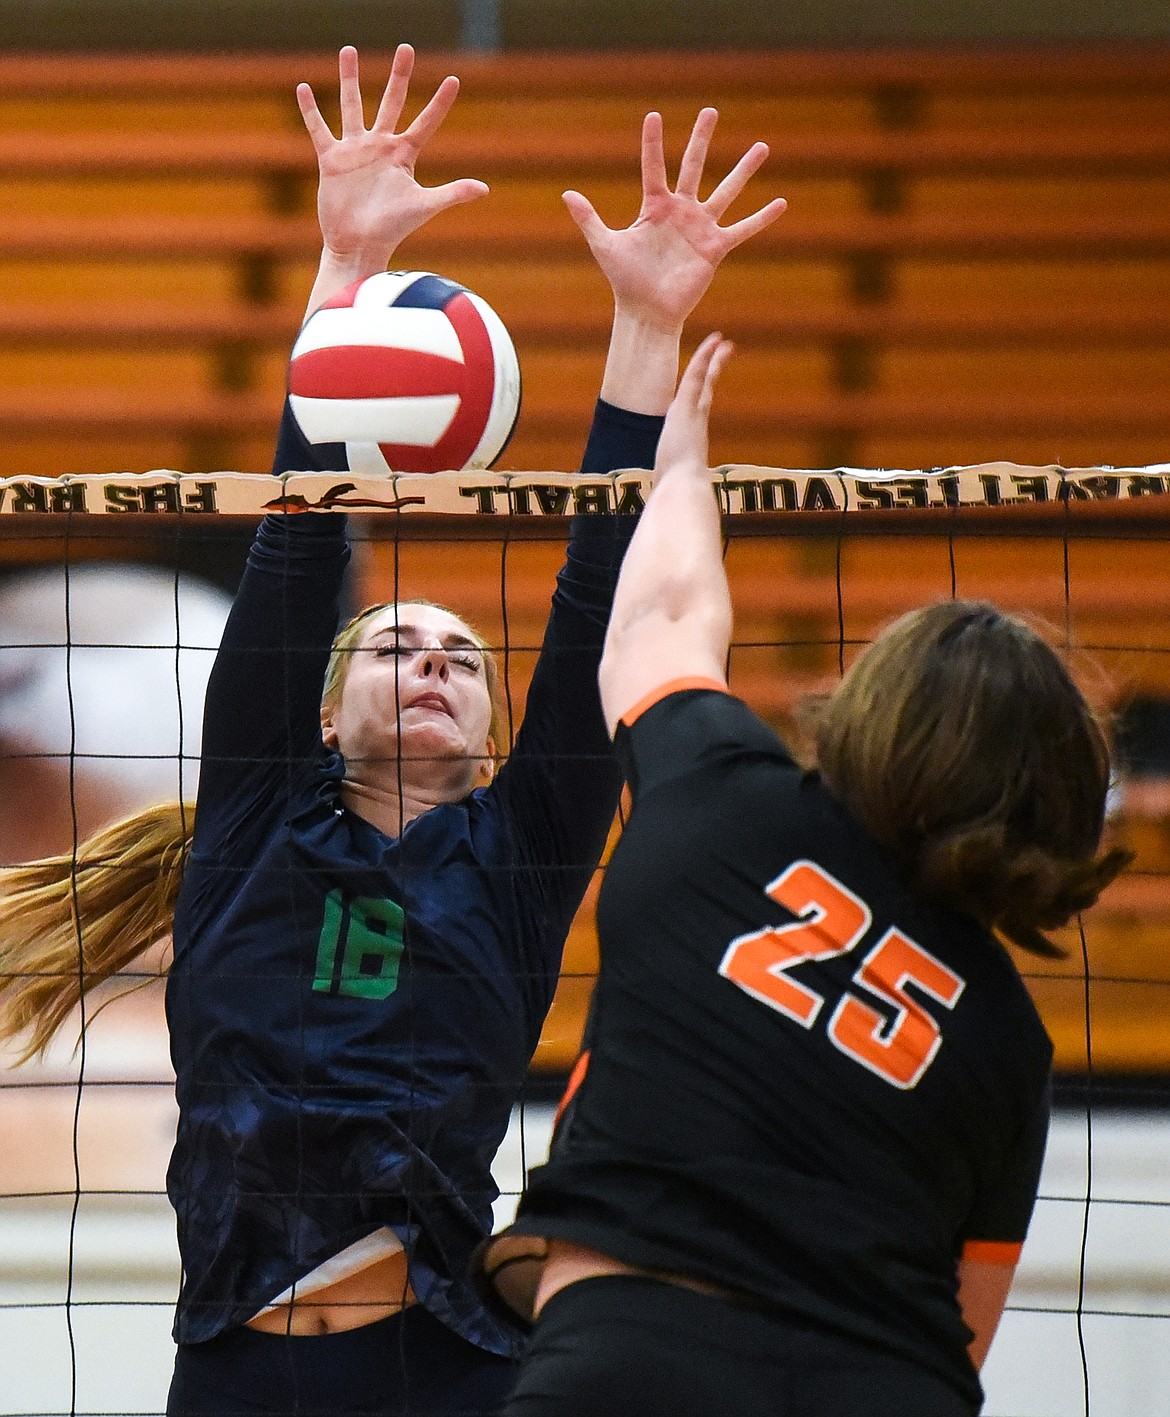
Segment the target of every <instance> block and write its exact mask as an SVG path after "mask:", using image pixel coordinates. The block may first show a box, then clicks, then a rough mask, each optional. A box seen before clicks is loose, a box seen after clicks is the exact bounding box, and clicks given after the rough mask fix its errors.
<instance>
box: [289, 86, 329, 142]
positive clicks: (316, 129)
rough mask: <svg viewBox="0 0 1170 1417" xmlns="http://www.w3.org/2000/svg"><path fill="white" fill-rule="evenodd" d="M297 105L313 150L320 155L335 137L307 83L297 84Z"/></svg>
mask: <svg viewBox="0 0 1170 1417" xmlns="http://www.w3.org/2000/svg"><path fill="white" fill-rule="evenodd" d="M297 107H298V108H299V109H300V110H301V117H302V118H303V119H304V122H305V129H306V131H307V132H308V134H309V139H310V141H311V142H312V144H313V151H314V152H315V153H316V154H317V156H318V157H320V156H321V154H322V153H323V152H325V151H326V149H327V148H329V147H330V146H331V145H332V144H333V143H334V142H335V141H336V139H335V138H334V136H333V131H332V129H331V128H330V127H329V124H328V123H326V122H325V119H324V118H323V117H322V116H321V110H320V109H319V108H318V107H317V99H316V95H315V94H314V93H313V90H312V89H311V88H310V87H309V85H308V84H298V85H297Z"/></svg>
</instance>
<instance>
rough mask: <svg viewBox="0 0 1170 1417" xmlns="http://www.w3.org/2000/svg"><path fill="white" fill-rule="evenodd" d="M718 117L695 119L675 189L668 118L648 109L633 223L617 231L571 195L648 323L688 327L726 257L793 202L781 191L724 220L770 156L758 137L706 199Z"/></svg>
mask: <svg viewBox="0 0 1170 1417" xmlns="http://www.w3.org/2000/svg"><path fill="white" fill-rule="evenodd" d="M718 118H719V115H718V112H717V111H716V110H715V109H714V108H704V109H703V110H702V111H701V112H700V114H699V116H698V118H696V120H695V125H694V127H693V129H692V130H691V136H690V140H689V141H688V143H687V147H686V151H685V152H684V154H683V158H682V163H681V165H680V167H679V173H678V181H677V183H676V184H675V187H674V190H673V191H671V188H670V183H669V180H668V178H667V173H666V158H665V154H664V152H663V146H662V117H661V115H660V114H658V113H648V114H647V115H646V118H645V120H644V121H643V124H642V207H641V210H640V211H639V213H638V216H637V219H636V220H635V221H634V223H633V225H631V226H628V227H625V228H619V229H616V230H615V229H611V228H610V227H608V226H606V225H605V223H604V222H603V221H602V220H601V218H600V217H599V216H598V215H597V212H596V211H595V210H594V208H593V205H592V204H591V203H590V202H589V200H588V199H587V198H585V197H583V196H582V195H581V193H580V192H573V191H569V192H566V193H565V194H564V202H565V205H566V206H567V207H568V209H569V213H570V215H571V216H572V217H573V220H574V221H575V222H576V223H577V225H578V226H579V227H580V228H581V232H582V234H583V235H584V237H585V240H586V241H587V242H588V243H589V248H590V250H591V251H592V252H593V255H594V257H595V258H596V260H597V263H598V265H599V266H600V267H601V269H602V272H603V273H604V275H605V276H606V279H607V280H608V281H609V283H610V285H611V287H612V288H613V293H614V300H615V303H616V306H617V309H618V310H619V311H624V312H627V313H629V314H631V315H633V316H635V317H636V318H638V319H640V320H643V321H646V322H647V323H652V324H657V325H661V326H663V327H667V328H671V329H674V328H681V326H682V323H683V321H684V320H685V319H686V317H687V316H688V315H689V314H690V313H691V311H692V310H693V309H694V308H695V306H696V305H697V304H698V302H699V300H700V298H701V297H702V295H703V293H704V291H706V289H707V287H708V286H709V285H710V283H711V278H712V276H713V275H714V274H715V271H716V270H717V268H718V266H719V263H720V262H721V261H722V260H723V258H724V256H726V255H727V253H728V252H729V251H731V250H734V248H735V247H736V246H738V245H740V244H741V242H744V241H746V240H747V239H748V238H749V237H751V236H754V235H756V233H757V232H760V231H763V230H764V228H765V227H767V226H770V225H771V224H772V222H774V221H775V220H776V218H777V217H778V216H779V215H780V213H781V212H782V211H783V210H784V209H785V207H786V206H787V203H786V202H785V201H784V199H783V198H782V197H776V198H774V199H773V200H772V201H770V202H767V203H766V204H765V205H764V206H762V207H760V208H759V209H758V210H757V211H755V212H753V213H752V214H751V215H749V216H746V217H744V218H743V219H742V220H740V221H736V222H733V223H731V225H729V226H720V224H719V223H720V221H721V220H722V219H723V217H724V215H725V214H726V212H727V210H728V208H729V207H730V206H731V204H732V202H734V201H735V199H736V198H737V197H738V196H740V195H741V193H742V192H743V191H744V189H745V188H746V186H747V184H748V182H749V181H750V179H751V178H752V176H753V175H754V174H755V173H756V172H757V171H758V170H759V168H760V166H761V164H762V163H763V162H764V160H765V159H766V158H767V156H768V145H767V144H766V143H754V144H753V145H752V146H751V147H750V148H749V149H748V150H747V152H745V153H744V155H743V156H742V157H741V158H740V160H739V161H738V162H737V163H736V164H735V166H734V167H733V168H732V169H731V171H730V172H729V173H728V174H727V176H726V177H724V179H723V180H722V182H720V183H719V184H718V185H717V186H716V188H715V190H714V191H713V192H712V193H711V195H710V196H709V197H708V198H707V199H706V201H700V200H699V186H700V183H701V182H702V179H703V168H704V166H705V165H706V161H707V152H708V149H709V147H710V145H711V137H712V135H713V133H714V131H715V125H716V122H717V121H718Z"/></svg>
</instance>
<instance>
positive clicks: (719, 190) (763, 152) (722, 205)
mask: <svg viewBox="0 0 1170 1417" xmlns="http://www.w3.org/2000/svg"><path fill="white" fill-rule="evenodd" d="M768 152H769V148H768V144H767V143H753V144H752V145H751V147H750V148H748V150H747V152H746V153H744V155H743V157H741V158H740V160H739V161H738V162H737V163H736V164H735V166H734V167H733V168H732V169H731V171H730V172H729V173H728V174H727V176H726V177H725V178H724V179H723V181H722V182H720V183H719V185H718V186H717V187H716V188H715V190H714V191H713V192H712V193H711V195H710V196H709V197H708V198H707V200H706V202H705V203H704V206H706V208H707V210H708V211H709V212H710V213H711V215H712V216H713V217H714V218H715V219H716V220H717V221H718V220H719V218H721V217H722V216H723V213H724V212H725V211H726V210H727V208H728V207H729V206H731V204H732V202H734V201H735V199H736V197H738V196H740V194H741V193H742V192H743V190H744V188H745V187H746V186H747V185H748V183H749V182H750V181H751V180H752V178H753V177H754V176H755V175H756V173H757V172H759V170H760V168H761V167H763V165H764V163H765V162H766V161H767V160H768Z"/></svg>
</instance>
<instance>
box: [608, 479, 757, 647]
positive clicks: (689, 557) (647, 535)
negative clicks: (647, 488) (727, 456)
mask: <svg viewBox="0 0 1170 1417" xmlns="http://www.w3.org/2000/svg"><path fill="white" fill-rule="evenodd" d="M655 634H669V636H670V638H671V639H672V640H674V639H676V638H677V639H678V640H679V641H680V642H686V643H688V644H690V645H691V646H692V647H693V651H694V654H695V656H696V658H699V657H701V658H702V659H704V660H714V661H716V662H718V663H722V661H723V660H724V658H725V657H726V654H727V647H728V644H729V643H730V639H731V596H730V592H729V590H728V586H727V576H726V573H725V572H724V569H723V542H722V535H721V530H720V523H719V507H718V503H717V502H716V499H715V494H714V492H713V490H712V487H711V481H710V476H709V474H708V472H707V470H706V469H705V468H704V469H698V468H691V467H676V468H673V469H670V470H668V471H667V472H666V473H665V474H664V475H663V477H662V478H661V480H660V481H659V483H658V485H657V487H656V488H655V489H654V492H653V494H652V495H651V497H650V500H649V502H648V504H647V507H646V510H645V512H644V513H643V514H642V519H641V522H640V524H639V526H638V530H637V531H636V532H635V534H634V538H633V540H632V541H631V543H630V549H629V551H628V552H627V553H626V559H625V564H624V566H623V568H622V575H621V580H620V581H619V583H618V589H617V594H616V596H615V598H614V608H613V615H612V619H611V621H610V633H609V637H608V638H607V641H606V656H607V657H609V656H611V655H614V654H621V653H630V652H632V651H631V646H632V644H633V642H634V640H635V639H638V640H641V639H645V638H646V637H648V636H653V635H655ZM690 668H691V666H689V665H685V666H681V671H682V672H690Z"/></svg>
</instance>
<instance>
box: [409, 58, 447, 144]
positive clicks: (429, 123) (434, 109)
mask: <svg viewBox="0 0 1170 1417" xmlns="http://www.w3.org/2000/svg"><path fill="white" fill-rule="evenodd" d="M458 96H459V80H458V79H457V78H456V77H455V75H454V74H448V75H447V77H446V78H445V79H444V80H443V82H442V83H441V84H440V85H439V87H438V88H437V89H436V90H435V92H434V93H433V94H432V95H431V100H430V102H429V103H428V104H427V106H426V107H425V108H424V109H423V110H422V112H421V113H419V114H418V116H417V117H416V118H415V120H414V122H413V123H412V124H411V125H410V127H409V128H407V129H406V130H405V131H404V132H403V134H402V136H403V137H404V138H405V139H406V140H407V141H408V142H410V143H412V144H413V145H414V147H415V148H417V149H419V150H421V149H422V148H424V147H425V146H426V145H427V143H429V142H430V140H431V138H433V137H434V135H435V133H436V132H437V131H438V129H439V126H440V125H441V124H442V122H443V119H444V118H446V116H447V114H448V113H450V111H451V105H452V104H453V103H454V102H455V100H456V98H458Z"/></svg>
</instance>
